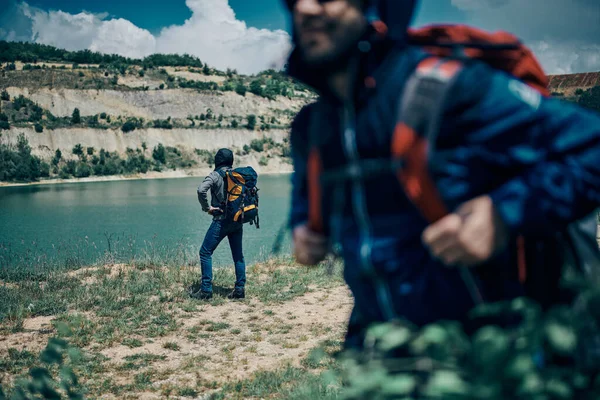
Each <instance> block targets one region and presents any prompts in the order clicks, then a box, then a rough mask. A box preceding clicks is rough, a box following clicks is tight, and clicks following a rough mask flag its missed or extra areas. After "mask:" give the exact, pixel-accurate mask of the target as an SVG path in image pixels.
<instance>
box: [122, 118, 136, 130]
mask: <svg viewBox="0 0 600 400" xmlns="http://www.w3.org/2000/svg"><path fill="white" fill-rule="evenodd" d="M135 128H136V124H135V122H133V121H127V122H125V123H124V124H123V126H122V127H121V130H122V131H123V133H128V132H131V131H134V130H135Z"/></svg>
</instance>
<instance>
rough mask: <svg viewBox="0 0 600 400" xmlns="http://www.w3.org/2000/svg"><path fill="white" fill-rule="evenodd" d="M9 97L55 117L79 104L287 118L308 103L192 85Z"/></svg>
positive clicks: (106, 109)
mask: <svg viewBox="0 0 600 400" xmlns="http://www.w3.org/2000/svg"><path fill="white" fill-rule="evenodd" d="M6 90H7V91H8V93H9V94H10V95H11V97H12V98H14V97H17V96H19V95H23V96H25V97H27V98H29V99H30V100H32V101H34V102H35V103H37V104H38V105H39V106H40V107H42V108H44V109H45V110H48V111H50V112H51V113H52V114H54V115H55V116H57V117H66V116H70V115H71V114H72V113H73V110H74V109H75V108H78V109H79V111H80V112H81V115H82V116H89V115H96V114H100V113H106V114H109V115H112V116H123V117H141V118H145V119H148V120H150V119H166V118H169V117H171V118H182V119H186V118H187V117H188V116H196V115H200V114H205V113H207V112H208V110H210V111H211V112H212V113H213V114H215V115H223V116H224V117H238V118H245V117H246V116H247V115H250V114H254V115H257V116H261V115H262V116H265V117H276V118H278V119H279V120H281V122H282V123H289V120H290V118H291V117H293V115H295V114H296V113H297V112H298V111H299V110H300V108H301V107H302V106H303V105H305V104H306V103H307V100H306V99H304V98H292V99H289V98H287V97H283V96H278V97H277V99H276V100H269V99H267V98H264V97H260V96H256V95H254V94H252V93H246V95H245V96H240V95H239V94H237V93H235V92H217V91H215V92H201V91H198V90H193V89H169V90H147V91H142V90H131V91H119V90H104V89H101V90H94V89H86V90H76V89H60V88H59V89H49V88H40V89H31V88H17V87H9V88H7V89H6Z"/></svg>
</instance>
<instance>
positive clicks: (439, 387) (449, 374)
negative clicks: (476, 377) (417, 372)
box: [424, 371, 469, 399]
mask: <svg viewBox="0 0 600 400" xmlns="http://www.w3.org/2000/svg"><path fill="white" fill-rule="evenodd" d="M468 389H469V387H468V385H467V383H466V382H465V381H464V380H463V379H462V378H461V377H460V376H459V375H458V373H457V372H454V371H436V372H434V373H433V376H432V377H431V378H430V379H429V382H427V386H426V387H425V391H424V394H425V395H426V396H429V397H434V398H442V399H445V398H447V396H451V395H466V394H467V393H468Z"/></svg>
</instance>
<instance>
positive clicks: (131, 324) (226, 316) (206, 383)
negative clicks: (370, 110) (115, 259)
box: [0, 259, 352, 399]
mask: <svg viewBox="0 0 600 400" xmlns="http://www.w3.org/2000/svg"><path fill="white" fill-rule="evenodd" d="M198 275H199V268H198V267H197V266H189V265H187V264H181V265H177V263H156V262H150V261H132V262H130V263H126V264H116V263H114V264H113V263H105V264H99V265H97V266H93V267H86V268H80V269H75V270H65V269H48V270H46V272H44V273H43V274H35V273H26V274H23V273H21V274H18V273H15V274H6V273H5V274H4V275H3V279H2V280H1V281H0V299H1V301H0V382H1V384H2V389H3V390H4V392H5V393H6V394H7V395H9V397H10V394H11V392H12V391H13V388H14V387H15V383H16V382H18V380H19V379H22V377H25V376H27V374H28V371H29V370H30V369H31V368H33V367H37V366H40V364H41V362H40V361H39V360H40V357H39V355H40V352H41V351H42V350H43V349H44V347H45V346H46V344H47V343H48V340H49V339H50V338H52V337H55V336H63V337H64V338H65V339H66V340H67V341H68V342H69V345H70V346H73V347H75V348H78V349H81V351H82V356H81V357H77V359H73V360H71V366H72V368H73V370H74V372H75V374H76V375H77V376H78V377H79V379H80V383H81V386H82V388H83V391H84V393H85V396H86V398H106V399H109V398H118V399H126V398H145V399H152V398H207V399H225V398H234V399H238V398H285V399H287V398H307V399H308V398H315V397H316V396H318V397H320V398H323V397H325V396H326V395H327V394H329V395H332V396H333V395H335V393H334V392H335V390H334V389H332V388H331V387H329V388H328V387H324V385H322V384H320V383H319V382H320V378H319V374H320V373H321V372H323V371H324V370H325V367H328V366H331V363H332V362H333V361H332V359H331V358H330V357H327V355H328V354H329V355H330V354H332V353H334V352H336V351H337V350H339V348H340V344H341V340H342V337H343V332H344V329H345V324H346V321H347V318H348V316H349V313H350V308H351V306H352V298H351V296H350V294H349V292H348V290H347V288H346V287H345V285H344V284H343V281H342V279H341V274H340V270H339V267H334V268H331V269H330V270H329V271H328V270H327V268H316V269H306V268H302V267H299V266H296V265H294V264H293V263H292V262H291V261H290V260H285V259H277V260H271V261H268V262H266V263H259V264H256V265H253V266H251V267H249V269H248V284H247V289H246V295H247V298H246V299H245V300H242V301H231V300H227V299H226V297H225V296H226V294H227V293H228V291H229V290H231V288H232V286H233V282H234V275H233V268H218V269H216V270H215V293H216V296H215V298H214V299H213V300H212V301H210V302H200V301H197V300H193V299H190V298H189V297H188V296H187V292H186V288H187V287H188V286H189V285H191V284H192V283H193V282H194V281H195V280H197V279H198ZM323 355H325V357H323ZM315 391H318V392H319V393H315Z"/></svg>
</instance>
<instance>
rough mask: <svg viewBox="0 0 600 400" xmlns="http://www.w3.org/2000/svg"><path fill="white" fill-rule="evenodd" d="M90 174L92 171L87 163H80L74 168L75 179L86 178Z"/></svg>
mask: <svg viewBox="0 0 600 400" xmlns="http://www.w3.org/2000/svg"><path fill="white" fill-rule="evenodd" d="M91 174H92V169H91V168H90V166H89V165H88V164H87V163H85V162H82V161H80V162H79V163H77V167H76V168H75V174H74V175H75V177H76V178H87V177H88V176H90V175H91Z"/></svg>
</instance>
